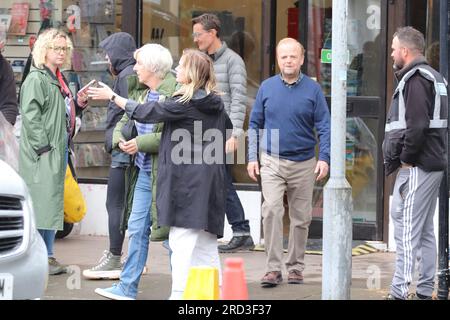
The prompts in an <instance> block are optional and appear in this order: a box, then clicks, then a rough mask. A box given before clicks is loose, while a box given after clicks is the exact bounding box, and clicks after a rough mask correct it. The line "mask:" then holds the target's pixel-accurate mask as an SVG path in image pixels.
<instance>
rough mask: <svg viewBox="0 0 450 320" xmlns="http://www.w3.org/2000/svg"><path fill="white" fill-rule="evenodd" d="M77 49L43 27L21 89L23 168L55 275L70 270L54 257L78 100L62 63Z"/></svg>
mask: <svg viewBox="0 0 450 320" xmlns="http://www.w3.org/2000/svg"><path fill="white" fill-rule="evenodd" d="M72 50H73V46H72V42H71V41H70V39H69V37H68V36H67V35H66V34H65V33H64V32H62V31H60V30H57V29H48V30H46V31H44V32H43V33H41V34H40V35H39V37H38V39H37V40H36V43H35V44H34V47H33V65H32V67H31V70H30V73H29V75H28V77H27V78H26V79H25V82H24V83H23V85H22V90H21V92H20V114H21V116H22V129H21V134H20V155H19V173H20V175H21V176H22V178H23V179H24V180H25V183H26V184H27V186H28V188H29V190H30V193H31V197H32V199H33V206H34V212H35V216H36V225H37V228H38V231H39V233H40V234H41V236H42V238H43V239H44V242H45V245H46V247H47V253H48V263H49V274H51V275H54V274H60V273H64V272H66V268H65V267H63V266H62V265H60V264H59V262H58V261H56V259H55V258H54V257H53V243H54V240H55V233H56V231H57V230H62V229H63V223H64V178H65V173H66V167H67V161H68V145H69V143H70V139H71V138H72V137H73V134H74V131H75V130H74V129H75V111H76V110H75V109H76V107H77V104H76V101H75V98H74V97H73V96H72V93H71V92H70V90H69V86H68V84H67V81H66V79H65V78H64V76H63V75H62V73H61V69H63V68H70V64H71V59H72ZM84 105H85V104H84Z"/></svg>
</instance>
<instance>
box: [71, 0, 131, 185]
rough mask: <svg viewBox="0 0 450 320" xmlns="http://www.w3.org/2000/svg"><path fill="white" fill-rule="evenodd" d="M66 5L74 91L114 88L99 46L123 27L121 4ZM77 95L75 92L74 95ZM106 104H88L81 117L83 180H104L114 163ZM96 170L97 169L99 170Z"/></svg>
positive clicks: (104, 0)
mask: <svg viewBox="0 0 450 320" xmlns="http://www.w3.org/2000/svg"><path fill="white" fill-rule="evenodd" d="M62 3H63V12H64V13H63V20H64V22H65V23H66V25H67V30H68V33H69V34H70V37H71V39H72V41H73V45H74V51H73V58H72V70H67V71H66V72H65V75H66V77H67V79H68V80H69V82H70V84H71V88H72V90H73V91H74V92H75V91H78V90H79V89H80V88H82V87H83V86H86V85H87V84H88V83H89V82H90V81H92V80H96V81H101V82H103V83H106V84H107V85H109V86H111V85H112V83H113V78H112V76H111V74H110V73H109V70H108V62H107V61H106V59H105V54H104V52H103V50H102V49H100V48H99V47H98V45H99V43H100V42H101V41H102V40H103V39H105V38H106V37H108V36H109V35H110V34H112V33H114V32H118V31H120V27H121V6H122V5H121V3H118V2H117V1H113V0H95V1H87V0H85V1H70V0H65V1H63V2H62ZM75 93H76V92H75ZM106 112H107V102H97V101H96V102H94V101H90V102H89V108H86V109H85V110H84V111H83V113H82V115H81V127H80V132H79V133H78V134H77V136H76V137H75V139H74V152H75V163H76V169H77V175H78V177H79V178H80V179H83V178H86V179H101V180H103V179H105V180H106V178H107V172H108V168H109V166H110V163H111V158H110V155H109V154H108V153H107V152H106V151H105V148H104V130H105V129H106ZM96 169H97V170H96Z"/></svg>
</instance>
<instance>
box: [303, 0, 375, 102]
mask: <svg viewBox="0 0 450 320" xmlns="http://www.w3.org/2000/svg"><path fill="white" fill-rule="evenodd" d="M348 8H349V15H348V26H347V31H348V32H347V34H348V39H347V42H348V52H349V69H348V74H347V93H348V95H349V96H378V95H379V92H380V75H381V73H380V65H381V52H380V50H381V38H380V28H381V27H380V1H379V0H378V1H377V0H375V1H370V0H368V1H361V0H358V1H357V0H350V1H349V5H348ZM331 27H332V4H331V2H330V1H325V0H313V1H311V2H310V6H309V24H308V28H309V31H310V32H309V34H310V35H311V36H309V37H308V52H307V56H308V73H309V75H310V76H311V77H315V78H316V79H317V81H318V82H319V83H320V84H321V85H322V89H323V91H324V93H325V95H331V63H330V62H329V61H326V60H324V59H322V50H323V49H331V48H332V44H331V38H332V32H331Z"/></svg>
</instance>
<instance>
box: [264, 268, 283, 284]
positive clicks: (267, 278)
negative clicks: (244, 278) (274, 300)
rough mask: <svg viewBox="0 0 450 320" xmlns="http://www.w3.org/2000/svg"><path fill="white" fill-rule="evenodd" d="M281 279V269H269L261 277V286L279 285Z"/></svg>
mask: <svg viewBox="0 0 450 320" xmlns="http://www.w3.org/2000/svg"><path fill="white" fill-rule="evenodd" d="M282 281H283V277H282V276H281V271H270V272H267V273H266V274H265V275H264V277H263V278H262V279H261V286H262V287H263V288H272V287H275V286H277V285H279V284H280V283H281V282H282Z"/></svg>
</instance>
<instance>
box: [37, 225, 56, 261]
mask: <svg viewBox="0 0 450 320" xmlns="http://www.w3.org/2000/svg"><path fill="white" fill-rule="evenodd" d="M38 231H39V234H40V235H41V237H42V239H43V240H44V243H45V246H46V247H47V255H48V256H49V257H53V243H55V234H56V231H55V230H47V229H38Z"/></svg>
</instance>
